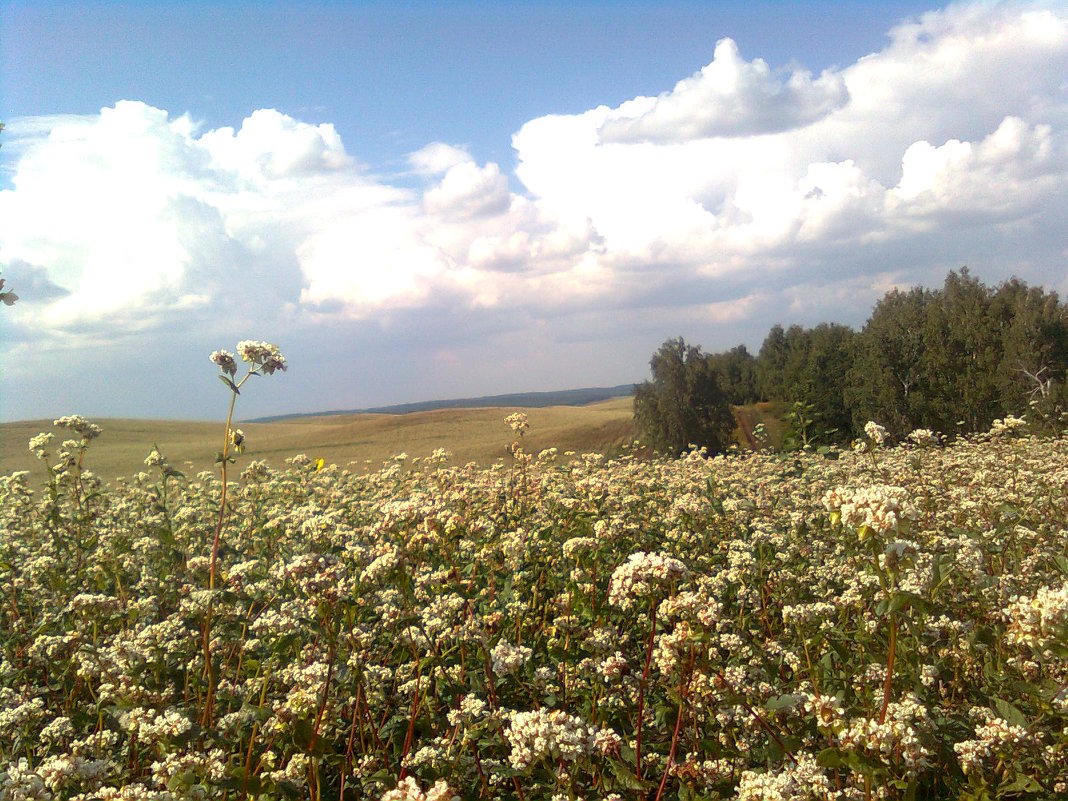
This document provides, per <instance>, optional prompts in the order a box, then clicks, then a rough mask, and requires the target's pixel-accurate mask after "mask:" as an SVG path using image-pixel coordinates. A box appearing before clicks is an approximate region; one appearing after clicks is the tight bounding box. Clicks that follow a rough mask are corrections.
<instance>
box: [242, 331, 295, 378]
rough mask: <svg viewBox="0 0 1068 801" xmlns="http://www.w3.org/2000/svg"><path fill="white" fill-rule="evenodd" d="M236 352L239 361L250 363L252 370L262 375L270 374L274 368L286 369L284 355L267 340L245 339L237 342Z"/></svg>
mask: <svg viewBox="0 0 1068 801" xmlns="http://www.w3.org/2000/svg"><path fill="white" fill-rule="evenodd" d="M237 354H238V355H239V356H240V357H241V361H243V362H247V363H248V364H251V365H252V367H253V369H254V370H256V371H257V372H260V373H263V374H264V375H272V374H273V373H274V371H275V370H282V371H283V372H284V371H285V369H286V358H285V356H283V355H282V354H281V352H280V351H279V350H278V347H277V346H275V345H272V344H271V343H269V342H257V341H255V340H251V339H246V340H244V341H242V342H238V343H237Z"/></svg>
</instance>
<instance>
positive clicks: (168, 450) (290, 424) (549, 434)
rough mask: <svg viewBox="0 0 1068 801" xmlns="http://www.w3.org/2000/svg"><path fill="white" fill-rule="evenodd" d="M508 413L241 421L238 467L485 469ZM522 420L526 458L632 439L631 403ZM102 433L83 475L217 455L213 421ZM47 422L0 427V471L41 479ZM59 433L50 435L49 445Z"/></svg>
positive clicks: (110, 423) (193, 462) (499, 446)
mask: <svg viewBox="0 0 1068 801" xmlns="http://www.w3.org/2000/svg"><path fill="white" fill-rule="evenodd" d="M513 411H517V409H513V408H476V409H440V410H436V411H430V412H414V413H411V414H403V415H399V414H351V415H348V414H342V415H327V416H322V417H300V418H294V419H290V420H282V421H277V422H271V423H241V422H238V423H236V424H235V427H239V428H241V429H242V430H243V431H244V432H245V437H246V442H247V447H246V450H245V452H244V454H242V455H241V456H239V457H238V465H239V466H242V465H246V464H248V462H249V461H250V460H252V459H264V460H266V461H267V462H268V463H270V464H271V465H274V466H278V467H281V466H284V463H285V460H286V459H287V458H289V457H291V456H294V455H296V454H298V453H304V454H307V455H308V456H309V457H311V458H313V459H317V458H319V457H322V458H323V459H325V460H326V462H327V463H328V464H330V463H333V464H337V465H339V466H341V467H349V466H350V463H354V466H356V467H359V468H363V467H371V468H378V467H380V466H381V464H382V463H383V462H384V461H386V460H388V459H389V458H390V457H391V456H394V455H395V454H398V453H401V452H404V453H407V454H408V455H409V456H411V457H413V458H414V457H424V456H428V455H429V454H430V453H432V452H433V451H434V450H436V449H437V448H445V449H446V450H448V451H450V452H451V453H452V454H453V457H452V461H453V463H454V464H464V463H466V462H469V461H474V462H478V463H479V464H480V465H483V466H486V465H490V464H492V463H493V462H494V461H496V460H497V459H502V458H505V457H509V451H508V447H509V445H510V444H511V442H512V432H511V430H510V429H509V427H508V425H507V424H506V423H505V422H504V418H505V417H506V416H507V415H509V414H510V413H512V412H513ZM520 411H524V412H526V414H527V415H528V417H529V420H530V431H529V433H528V434H527V436H526V438H525V440H526V441H525V445H524V446H525V448H526V449H527V451H528V452H532V453H537V452H538V451H540V450H542V449H543V448H550V447H555V448H557V449H559V451H560V452H561V453H563V452H564V451H567V450H573V451H576V452H578V453H582V452H589V451H597V452H601V453H612V452H614V451H617V450H618V449H619V448H620V447H621V446H622V445H624V444H626V443H628V442H631V441H632V440H633V439H634V426H633V420H632V417H631V415H632V400H631V399H630V398H614V399H612V400H608V401H603V402H600V403H594V404H589V405H586V406H549V407H545V408H530V409H522V410H520ZM93 422H95V423H97V424H98V425H100V426H101V428H103V430H104V431H103V434H102V435H101V436H100V438H99V439H97V440H95V441H94V442H93V444H92V446H91V448H90V450H89V452H88V457H87V464H86V467H88V468H89V469H90V470H92V471H93V472H95V473H96V474H97V475H99V476H101V477H102V478H104V479H107V480H111V479H114V478H117V477H120V476H130V475H133V474H134V473H136V472H138V471H139V470H143V469H144V464H143V461H144V458H145V456H147V455H148V452H149V451H150V450H152V445H153V443H155V444H157V445H158V446H159V449H160V451H161V452H162V453H163V454H164V455H166V457H167V459H168V460H169V461H170V463H171V464H172V465H174V466H175V467H177V468H178V469H180V470H183V471H185V472H186V473H187V474H189V475H193V474H195V473H196V472H197V471H199V470H209V469H212V467H213V465H214V457H215V454H216V453H217V452H218V451H219V450H220V448H221V447H222V441H221V438H222V429H223V423H222V421H217V422H184V421H179V422H176V421H168V420H109V419H102V420H94V421H93ZM51 430H53V428H52V421H51V420H33V421H23V422H17V423H5V424H2V425H0V473H4V474H6V473H10V472H12V471H14V470H30V471H31V472H32V473H33V474H34V475H38V474H40V475H42V476H43V475H44V473H43V470H42V468H41V465H40V463H39V462H37V460H36V459H34V458H33V455H32V454H31V453H30V452H29V450H28V449H27V443H28V441H29V439H30V437H32V436H34V435H35V434H38V433H40V432H42V431H51ZM61 439H62V434H61V433H59V432H57V434H56V440H54V441H53V445H54V446H58V444H59V442H60V440H61Z"/></svg>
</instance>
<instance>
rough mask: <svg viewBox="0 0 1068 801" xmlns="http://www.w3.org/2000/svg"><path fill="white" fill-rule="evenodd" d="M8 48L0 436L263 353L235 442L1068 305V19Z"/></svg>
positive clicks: (653, 17) (826, 5) (218, 406)
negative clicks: (810, 329)
mask: <svg viewBox="0 0 1068 801" xmlns="http://www.w3.org/2000/svg"><path fill="white" fill-rule="evenodd" d="M0 53H3V58H2V59H0V120H2V121H3V122H4V123H5V125H6V128H5V130H4V131H3V133H2V134H0V270H2V273H0V275H2V277H3V278H4V279H5V280H6V282H7V283H6V286H5V290H7V289H10V290H14V291H15V292H16V293H17V294H18V295H19V300H18V302H17V303H16V304H15V305H13V306H10V307H7V306H0V420H18V419H35V418H50V417H57V416H60V415H64V414H74V413H78V414H84V415H87V416H91V417H98V418H99V417H142V418H159V419H176V418H182V419H213V418H216V417H219V416H220V413H222V414H225V407H226V404H227V402H228V400H229V398H228V394H227V390H226V388H225V387H224V386H222V385H221V384H220V383H219V382H218V380H217V379H216V378H215V374H216V372H217V370H216V369H215V367H214V366H213V365H212V364H211V363H210V362H209V360H208V356H209V354H210V353H211V352H212V351H214V350H216V349H220V348H225V349H229V350H231V351H233V350H235V349H236V344H237V342H238V341H241V340H246V339H253V340H264V341H268V342H272V343H275V344H277V345H278V346H279V348H280V349H281V351H282V353H283V354H284V355H285V356H286V359H287V361H288V363H289V370H288V371H287V372H286V373H284V374H275V375H274V376H271V377H269V378H268V377H265V378H262V379H257V381H256V384H255V385H247V386H248V389H247V390H244V391H243V392H242V396H241V398H240V399H239V402H238V409H237V415H238V416H239V417H242V418H245V419H247V418H251V417H257V416H263V415H270V414H284V413H301V412H315V411H323V410H335V409H352V408H360V407H368V406H380V405H385V404H390V403H402V402H410V401H418V400H430V399H440V398H452V397H468V396H478V395H487V394H494V393H504V392H520V391H536V390H555V389H568V388H576V387H586V386H607V385H615V384H622V383H628V382H633V381H640V380H643V379H645V378H647V377H648V373H649V368H648V362H649V358H650V356H651V355H652V353H653V352H654V351H655V350H656V349H657V347H659V345H660V344H661V343H662V342H663V341H664V340H666V339H668V338H670V337H675V336H683V337H685V339H686V340H687V341H688V342H690V343H693V344H699V345H701V346H702V347H703V348H704V349H705V350H706V351H718V350H723V349H727V348H730V347H733V346H735V345H738V344H745V345H746V346H747V347H749V349H750V350H751V351H752V352H756V351H757V350H758V349H759V347H760V344H761V342H762V341H763V338H764V336H765V335H766V334H767V331H768V329H769V328H770V327H771V326H772V325H774V324H776V323H780V324H783V325H790V324H795V323H797V324H802V325H814V324H817V323H819V322H838V323H844V324H847V325H852V326H855V327H858V328H859V327H860V326H862V325H863V324H864V321H865V319H866V318H867V316H868V315H869V313H870V311H871V308H872V306H873V304H874V303H875V302H876V301H877V300H878V299H879V298H880V297H882V295H883V294H884V293H885V292H887V291H888V290H890V289H892V288H905V287H909V286H915V285H923V286H930V287H936V286H940V285H941V283H942V281H943V280H944V278H945V275H946V274H947V272H948V271H949V270H951V269H957V268H960V267H962V266H965V265H966V266H968V267H969V269H970V270H971V272H972V273H973V274H974V275H976V276H978V277H979V278H980V279H982V280H983V281H984V282H986V283H988V284H990V285H996V284H997V283H998V282H1000V281H1003V280H1006V279H1008V278H1010V277H1012V276H1017V277H1019V278H1021V279H1023V280H1025V281H1027V282H1028V283H1030V284H1032V285H1041V286H1044V287H1046V288H1048V289H1052V290H1055V291H1057V292H1059V293H1061V294H1062V295H1064V294H1066V293H1068V258H1066V257H1068V194H1066V193H1068V4H1066V3H1064V2H1060V3H1051V2H1040V3H1033V2H1008V3H975V2H965V3H955V4H951V5H948V6H937V5H932V4H930V3H918V2H900V3H893V2H879V3H876V2H854V3H849V2H775V3H772V2H763V3H760V2H719V3H684V2H676V3H663V4H658V3H652V2H644V3H638V2H628V3H610V2H601V3H594V2H568V3H565V2H540V3H523V4H519V3H512V4H509V3H490V2H480V3H475V2H458V3H451V4H431V3H416V2H408V3H395V2H393V3H371V2H368V3H346V2H320V3H295V2H290V3H284V2H275V3H252V2H233V3H218V2H211V3H209V2H181V3H173V2H172V3H168V2H162V3H152V4H147V3H145V4H141V3H120V2H107V3H93V2H83V3H29V2H20V0H9V2H7V3H5V4H3V5H2V6H0ZM249 390H251V391H249Z"/></svg>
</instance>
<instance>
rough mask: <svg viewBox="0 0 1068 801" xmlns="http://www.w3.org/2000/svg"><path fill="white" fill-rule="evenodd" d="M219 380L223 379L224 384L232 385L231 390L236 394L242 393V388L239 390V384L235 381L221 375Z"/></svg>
mask: <svg viewBox="0 0 1068 801" xmlns="http://www.w3.org/2000/svg"><path fill="white" fill-rule="evenodd" d="M219 380H220V381H222V382H223V383H224V384H226V386H228V387H230V391H231V392H233V393H234V394H235V395H240V394H241V390H239V389H238V388H237V384H235V383H234V382H233V381H231V380H230V379H229V378H227V377H226V376H224V375H220V376H219Z"/></svg>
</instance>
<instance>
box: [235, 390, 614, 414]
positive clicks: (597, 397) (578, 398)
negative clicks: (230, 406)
mask: <svg viewBox="0 0 1068 801" xmlns="http://www.w3.org/2000/svg"><path fill="white" fill-rule="evenodd" d="M633 394H634V384H620V385H618V386H615V387H585V388H584V389H562V390H559V391H557V392H513V393H510V394H507V395H482V396H480V397H477V398H452V399H451V400H434V401H419V402H418V403H398V404H396V405H394V406H372V407H369V408H366V409H334V410H331V411H328V412H307V413H302V414H280V415H275V416H273V417H258V418H256V419H255V420H250V421H249V422H251V423H274V422H278V421H280V420H296V419H299V418H302V417H329V416H333V415H340V414H412V413H413V412H431V411H435V410H437V409H478V408H487V407H489V408H492V407H497V406H521V407H524V408H528V409H541V408H544V407H546V406H585V405H587V404H590V403H599V402H601V401H604V400H611V399H612V398H622V397H627V396H629V395H633Z"/></svg>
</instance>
